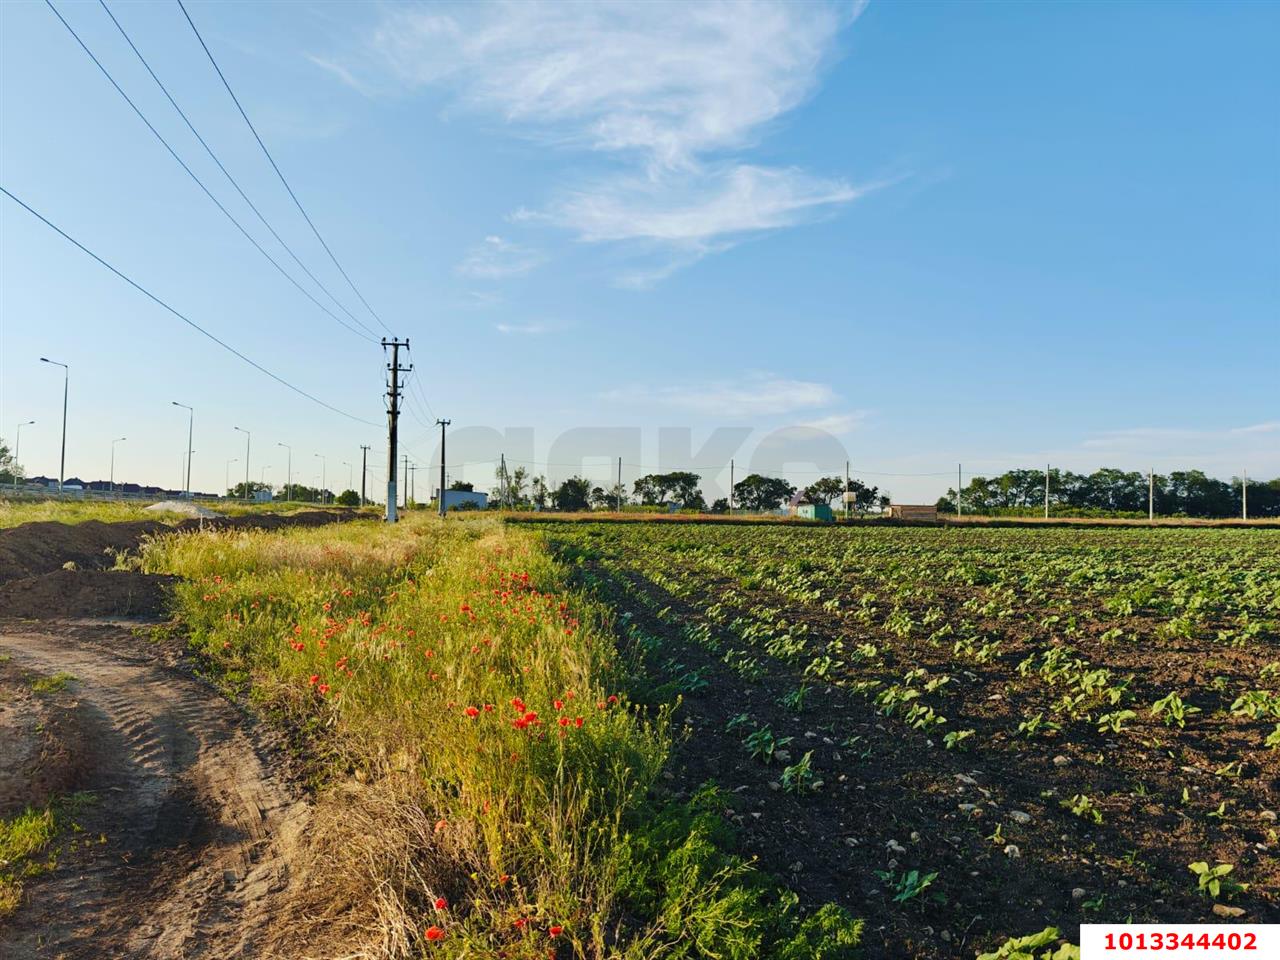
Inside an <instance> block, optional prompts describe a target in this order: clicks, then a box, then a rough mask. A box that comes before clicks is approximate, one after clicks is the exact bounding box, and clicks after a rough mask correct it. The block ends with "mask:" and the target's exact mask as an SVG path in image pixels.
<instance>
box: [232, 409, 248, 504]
mask: <svg viewBox="0 0 1280 960" xmlns="http://www.w3.org/2000/svg"><path fill="white" fill-rule="evenodd" d="M235 429H237V430H239V431H240V432H241V433H243V434H244V498H245V499H246V500H248V499H249V440H250V439H251V437H250V434H249V431H248V430H246V429H245V428H244V427H236V428H235Z"/></svg>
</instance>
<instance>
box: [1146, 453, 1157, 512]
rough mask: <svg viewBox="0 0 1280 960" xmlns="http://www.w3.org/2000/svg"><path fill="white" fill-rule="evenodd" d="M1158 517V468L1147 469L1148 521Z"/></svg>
mask: <svg viewBox="0 0 1280 960" xmlns="http://www.w3.org/2000/svg"><path fill="white" fill-rule="evenodd" d="M1155 518H1156V468H1155V467H1151V468H1149V469H1148V470H1147V522H1148V523H1151V522H1153V521H1154V520H1155Z"/></svg>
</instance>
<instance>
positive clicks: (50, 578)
mask: <svg viewBox="0 0 1280 960" xmlns="http://www.w3.org/2000/svg"><path fill="white" fill-rule="evenodd" d="M177 579H178V578H177V577H167V576H161V575H158V574H149V573H125V572H121V571H103V570H55V571H54V572H53V573H46V574H42V575H40V576H38V577H26V578H24V579H22V580H13V581H11V582H9V583H6V584H0V616H4V617H21V618H23V619H28V620H50V619H55V618H58V617H162V616H164V613H165V597H166V594H167V592H168V591H167V588H168V586H169V584H171V583H173V582H174V581H175V580H177Z"/></svg>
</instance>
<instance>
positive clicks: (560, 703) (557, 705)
mask: <svg viewBox="0 0 1280 960" xmlns="http://www.w3.org/2000/svg"><path fill="white" fill-rule="evenodd" d="M551 702H552V705H553V706H554V707H555V708H556V709H557V710H563V709H564V701H563V700H553V701H551Z"/></svg>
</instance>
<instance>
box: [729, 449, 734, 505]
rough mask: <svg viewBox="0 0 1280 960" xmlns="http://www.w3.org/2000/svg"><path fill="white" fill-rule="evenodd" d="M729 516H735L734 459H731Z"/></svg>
mask: <svg viewBox="0 0 1280 960" xmlns="http://www.w3.org/2000/svg"><path fill="white" fill-rule="evenodd" d="M729 516H731V517H732V516H733V459H732V458H730V460H729Z"/></svg>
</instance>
